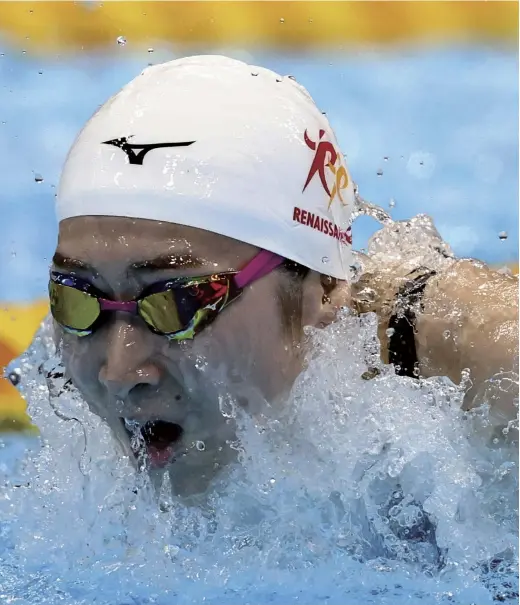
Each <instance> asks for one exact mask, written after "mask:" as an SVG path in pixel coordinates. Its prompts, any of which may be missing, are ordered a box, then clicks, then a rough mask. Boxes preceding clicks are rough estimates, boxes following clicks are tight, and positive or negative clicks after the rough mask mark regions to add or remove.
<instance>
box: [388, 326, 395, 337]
mask: <svg viewBox="0 0 520 605" xmlns="http://www.w3.org/2000/svg"><path fill="white" fill-rule="evenodd" d="M394 334H395V330H394V328H388V330H387V331H386V335H387V336H388V338H390V337H391V336H393V335H394Z"/></svg>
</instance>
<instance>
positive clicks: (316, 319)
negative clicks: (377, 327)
mask: <svg viewBox="0 0 520 605" xmlns="http://www.w3.org/2000/svg"><path fill="white" fill-rule="evenodd" d="M350 300H351V298H350V285H349V284H348V282H346V281H341V280H339V279H335V278H333V277H328V276H326V275H320V274H319V273H317V272H316V271H311V272H310V273H309V274H308V275H307V277H306V278H305V279H304V280H303V309H302V310H303V314H302V319H303V325H304V326H315V327H318V328H324V327H325V326H328V325H329V324H330V323H332V322H333V321H334V320H335V319H336V316H337V313H338V310H339V309H340V308H341V307H344V306H350Z"/></svg>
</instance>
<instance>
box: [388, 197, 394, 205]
mask: <svg viewBox="0 0 520 605" xmlns="http://www.w3.org/2000/svg"><path fill="white" fill-rule="evenodd" d="M388 206H389V207H390V208H395V200H394V198H393V197H392V198H390V201H389V202H388Z"/></svg>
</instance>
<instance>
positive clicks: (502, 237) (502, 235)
mask: <svg viewBox="0 0 520 605" xmlns="http://www.w3.org/2000/svg"><path fill="white" fill-rule="evenodd" d="M498 239H499V240H500V241H502V242H503V241H504V240H506V239H507V231H501V232H500V233H499V234H498Z"/></svg>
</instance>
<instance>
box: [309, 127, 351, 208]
mask: <svg viewBox="0 0 520 605" xmlns="http://www.w3.org/2000/svg"><path fill="white" fill-rule="evenodd" d="M324 135H325V131H324V130H320V132H319V137H318V141H319V142H318V143H316V142H315V141H313V140H312V139H311V138H310V137H309V135H308V134H307V130H305V133H304V135H303V136H304V139H305V143H306V144H307V147H308V148H309V149H312V150H313V151H315V152H316V153H315V154H314V159H313V161H312V164H311V168H310V170H309V174H308V176H307V180H306V181H305V185H304V186H303V191H305V189H306V188H307V185H308V184H309V183H310V182H311V181H312V179H313V178H314V176H315V175H316V174H317V175H318V176H319V178H320V181H321V184H322V186H323V189H324V190H325V193H326V194H327V195H328V196H329V205H328V208H330V206H331V204H332V202H333V201H334V199H335V198H336V196H337V197H338V198H339V201H340V203H341V204H342V205H343V206H346V205H347V203H346V202H345V201H344V200H343V197H342V195H341V192H342V190H343V189H346V188H347V187H348V174H347V171H346V169H345V166H343V164H342V163H341V159H340V156H339V154H338V152H337V151H336V149H335V148H334V145H333V144H332V143H331V142H330V141H322V140H321V139H322V138H323V136H324ZM326 169H328V170H329V171H330V172H331V173H332V175H333V176H334V184H333V187H332V190H330V188H329V185H328V183H327V177H326V171H325V170H326ZM303 191H302V193H303Z"/></svg>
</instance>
